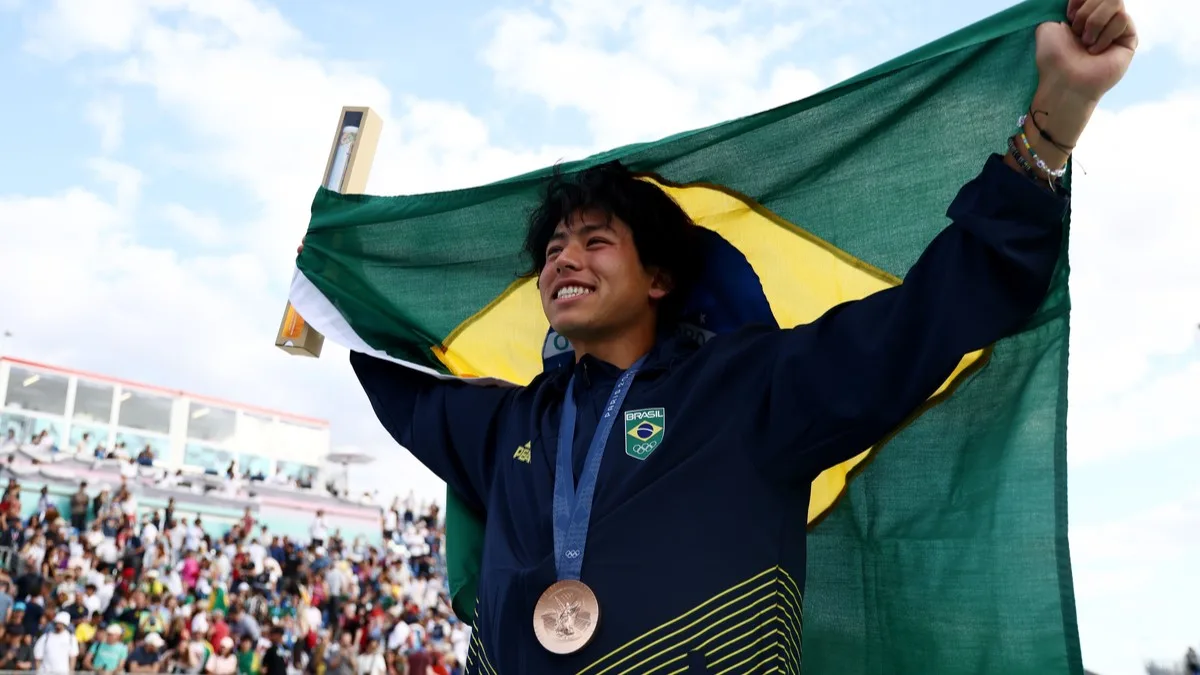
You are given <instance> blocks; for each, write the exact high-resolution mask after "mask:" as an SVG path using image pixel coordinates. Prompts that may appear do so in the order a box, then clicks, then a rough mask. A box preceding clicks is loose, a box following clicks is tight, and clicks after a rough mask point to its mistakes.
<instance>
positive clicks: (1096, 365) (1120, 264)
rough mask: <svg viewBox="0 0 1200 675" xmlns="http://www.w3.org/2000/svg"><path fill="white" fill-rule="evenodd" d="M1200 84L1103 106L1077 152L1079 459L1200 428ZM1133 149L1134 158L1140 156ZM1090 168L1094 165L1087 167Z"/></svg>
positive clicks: (1074, 441)
mask: <svg viewBox="0 0 1200 675" xmlns="http://www.w3.org/2000/svg"><path fill="white" fill-rule="evenodd" d="M1196 153H1200V91H1186V92H1179V93H1176V94H1175V95H1172V96H1170V97H1167V98H1166V99H1164V100H1160V101H1154V102H1148V103H1142V104H1138V105H1133V106H1129V107H1127V108H1125V109H1122V110H1119V111H1112V110H1103V109H1102V110H1100V111H1099V112H1097V114H1096V115H1095V118H1094V119H1093V121H1092V123H1091V125H1089V127H1088V130H1087V132H1086V135H1085V136H1084V138H1083V139H1082V140H1081V142H1080V144H1079V149H1078V150H1077V151H1076V158H1077V165H1076V173H1075V176H1076V186H1075V194H1074V204H1075V207H1074V213H1073V215H1072V222H1073V227H1072V233H1071V237H1072V238H1071V255H1072V281H1071V288H1072V295H1073V298H1074V316H1073V327H1072V342H1071V364H1070V365H1071V405H1072V408H1071V426H1070V434H1071V436H1070V446H1071V448H1072V453H1073V454H1072V457H1073V460H1075V461H1078V460H1092V459H1098V458H1101V457H1109V456H1112V455H1115V454H1120V453H1125V452H1133V451H1142V450H1143V449H1144V448H1147V447H1154V446H1155V441H1168V440H1172V439H1179V438H1200V426H1198V425H1197V423H1196V420H1197V418H1196V416H1195V411H1196V410H1197V409H1198V408H1200V370H1198V369H1196V368H1195V367H1193V368H1192V369H1190V370H1182V371H1180V372H1176V373H1173V374H1167V375H1161V374H1158V373H1157V372H1156V371H1155V370H1154V369H1153V368H1152V364H1153V363H1154V362H1155V360H1156V359H1157V360H1160V361H1161V360H1163V359H1172V358H1173V359H1174V361H1176V362H1179V361H1180V360H1181V359H1186V358H1187V355H1188V354H1189V353H1194V352H1193V350H1195V349H1196V347H1197V336H1198V332H1197V328H1196V325H1197V323H1200V265H1197V264H1196V261H1197V260H1198V259H1200V230H1198V229H1197V227H1196V215H1195V214H1196V209H1195V205H1194V203H1193V201H1194V200H1193V198H1192V193H1193V188H1192V185H1191V179H1190V177H1189V176H1190V174H1191V173H1192V172H1191V171H1190V169H1189V160H1188V159H1187V158H1188V157H1190V156H1193V155H1195V154H1196ZM1133 156H1136V157H1137V159H1133ZM1080 167H1082V169H1086V171H1087V173H1086V175H1085V174H1084V172H1083V170H1082V169H1081V168H1080Z"/></svg>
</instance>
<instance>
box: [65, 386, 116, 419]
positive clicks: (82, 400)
mask: <svg viewBox="0 0 1200 675" xmlns="http://www.w3.org/2000/svg"><path fill="white" fill-rule="evenodd" d="M112 401H113V386H112V385H111V384H100V383H99V382H87V381H85V380H79V381H78V382H76V383H75V410H74V411H73V412H72V414H71V417H72V419H75V420H78V421H80V422H93V423H95V424H108V422H109V420H110V419H112Z"/></svg>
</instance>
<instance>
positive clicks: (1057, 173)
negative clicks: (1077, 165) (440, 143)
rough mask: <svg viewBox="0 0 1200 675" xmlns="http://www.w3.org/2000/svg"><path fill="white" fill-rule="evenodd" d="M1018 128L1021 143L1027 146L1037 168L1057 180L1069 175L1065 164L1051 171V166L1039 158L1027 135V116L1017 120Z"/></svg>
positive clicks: (1026, 148)
mask: <svg viewBox="0 0 1200 675" xmlns="http://www.w3.org/2000/svg"><path fill="white" fill-rule="evenodd" d="M1017 128H1018V129H1019V130H1020V134H1021V143H1023V144H1024V145H1025V150H1026V151H1027V152H1028V153H1029V156H1030V157H1032V158H1033V163H1034V164H1036V165H1037V168H1039V169H1041V170H1042V171H1044V172H1045V173H1046V174H1047V175H1048V176H1050V177H1052V178H1055V179H1057V178H1062V177H1063V176H1065V175H1067V166H1066V165H1065V164H1064V165H1063V166H1062V168H1059V169H1051V168H1050V166H1049V165H1047V164H1046V161H1045V160H1044V159H1042V158H1041V157H1039V156H1038V154H1037V152H1035V151H1034V149H1033V147H1032V146H1031V145H1029V137H1028V136H1026V135H1025V115H1021V116H1020V117H1019V118H1018V119H1017Z"/></svg>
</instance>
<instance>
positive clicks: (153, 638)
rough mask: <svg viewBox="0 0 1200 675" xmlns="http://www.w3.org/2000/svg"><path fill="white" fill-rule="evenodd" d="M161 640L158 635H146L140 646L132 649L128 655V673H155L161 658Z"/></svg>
mask: <svg viewBox="0 0 1200 675" xmlns="http://www.w3.org/2000/svg"><path fill="white" fill-rule="evenodd" d="M163 644H164V642H163V639H162V636H161V635H159V634H158V633H147V634H146V637H145V638H144V639H143V640H142V644H140V645H138V646H136V647H134V648H133V653H132V654H130V655H129V672H131V673H157V672H158V671H159V662H160V661H162V657H163V652H162V648H163Z"/></svg>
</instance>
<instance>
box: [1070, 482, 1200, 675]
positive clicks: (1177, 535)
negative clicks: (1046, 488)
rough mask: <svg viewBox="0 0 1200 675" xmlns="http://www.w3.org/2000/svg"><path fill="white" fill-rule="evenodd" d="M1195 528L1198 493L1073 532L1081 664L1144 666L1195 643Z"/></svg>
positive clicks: (1198, 548)
mask: <svg viewBox="0 0 1200 675" xmlns="http://www.w3.org/2000/svg"><path fill="white" fill-rule="evenodd" d="M1131 506H1132V505H1131ZM1197 531H1200V497H1197V496H1195V495H1191V496H1188V497H1185V498H1183V499H1180V500H1178V501H1174V502H1171V503H1168V504H1165V505H1163V506H1158V507H1155V508H1152V509H1149V510H1142V511H1136V512H1134V513H1132V514H1131V515H1129V516H1127V517H1125V518H1122V519H1120V520H1117V521H1115V522H1111V523H1106V524H1103V525H1097V526H1094V527H1084V528H1076V529H1075V530H1074V531H1073V532H1072V534H1071V558H1072V560H1073V561H1074V568H1075V574H1074V578H1075V589H1076V594H1075V595H1076V609H1077V611H1078V615H1079V628H1080V634H1081V635H1080V638H1081V642H1082V643H1083V654H1084V664H1085V665H1089V664H1095V665H1089V667H1091V668H1094V669H1096V670H1097V671H1098V672H1101V673H1104V674H1105V675H1113V674H1119V673H1130V674H1134V673H1142V672H1145V671H1144V669H1143V667H1142V666H1143V664H1144V663H1145V661H1147V660H1149V659H1151V658H1154V659H1157V660H1175V659H1178V658H1180V657H1182V656H1183V651H1184V649H1185V648H1186V646H1187V645H1189V644H1193V645H1194V644H1195V641H1196V634H1195V630H1194V627H1195V616H1196V607H1197V606H1200V586H1198V585H1196V584H1195V583H1190V582H1191V581H1192V580H1194V579H1195V578H1196V574H1195V569H1196V561H1197V560H1200V539H1197V537H1196V534H1195V533H1196V532H1197ZM1164 580H1177V581H1178V582H1181V583H1177V584H1167V585H1164V583H1163V582H1164ZM1101 664H1102V665H1101Z"/></svg>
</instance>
